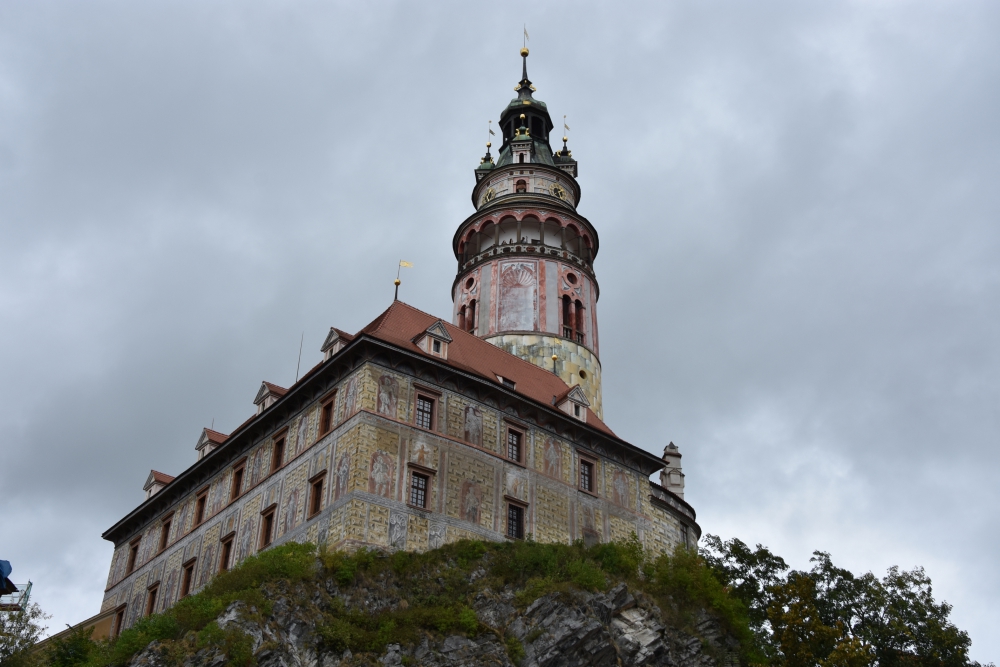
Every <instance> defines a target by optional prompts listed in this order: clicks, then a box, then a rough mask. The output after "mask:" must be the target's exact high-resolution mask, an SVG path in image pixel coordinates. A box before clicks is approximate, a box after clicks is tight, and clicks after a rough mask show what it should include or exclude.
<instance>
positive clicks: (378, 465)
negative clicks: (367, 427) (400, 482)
mask: <svg viewBox="0 0 1000 667" xmlns="http://www.w3.org/2000/svg"><path fill="white" fill-rule="evenodd" d="M395 476H396V461H395V460H394V458H393V456H392V455H391V454H389V452H386V451H383V450H381V449H380V450H378V451H377V452H375V453H374V454H372V462H371V468H370V474H369V477H368V492H369V493H374V494H377V495H380V496H384V497H386V498H391V497H392V486H393V485H392V481H393V478H394V477H395Z"/></svg>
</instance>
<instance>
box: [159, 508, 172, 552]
mask: <svg viewBox="0 0 1000 667" xmlns="http://www.w3.org/2000/svg"><path fill="white" fill-rule="evenodd" d="M173 527H174V513H173V512H171V513H170V515H169V516H168V517H167V518H165V519H162V520H161V522H160V543H159V547H157V549H156V553H158V554H161V553H163V552H164V551H166V549H167V547H168V546H170V529H171V528H173Z"/></svg>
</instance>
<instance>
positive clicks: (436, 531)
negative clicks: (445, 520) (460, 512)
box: [427, 523, 446, 549]
mask: <svg viewBox="0 0 1000 667" xmlns="http://www.w3.org/2000/svg"><path fill="white" fill-rule="evenodd" d="M445 535H446V533H445V527H444V525H443V524H440V523H434V524H431V527H430V530H428V531H427V542H428V544H429V546H430V548H431V549H437V548H439V547H442V546H444V540H445Z"/></svg>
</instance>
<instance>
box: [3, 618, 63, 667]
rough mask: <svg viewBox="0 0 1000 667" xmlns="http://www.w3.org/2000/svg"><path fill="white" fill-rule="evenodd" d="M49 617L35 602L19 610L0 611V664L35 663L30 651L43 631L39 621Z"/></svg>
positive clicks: (25, 665)
mask: <svg viewBox="0 0 1000 667" xmlns="http://www.w3.org/2000/svg"><path fill="white" fill-rule="evenodd" d="M47 618H51V617H50V616H49V615H48V614H46V613H44V612H43V611H42V608H41V607H39V606H38V605H37V604H35V603H29V604H28V605H27V606H26V607H25V608H24V609H22V610H21V611H15V612H2V613H0V665H3V666H4V667H30V666H32V665H35V664H37V656H36V655H35V654H34V653H33V652H32V649H33V648H34V647H35V643H37V642H38V638H39V637H41V635H42V633H43V632H45V626H43V625H41V623H42V622H43V621H44V620H45V619H47Z"/></svg>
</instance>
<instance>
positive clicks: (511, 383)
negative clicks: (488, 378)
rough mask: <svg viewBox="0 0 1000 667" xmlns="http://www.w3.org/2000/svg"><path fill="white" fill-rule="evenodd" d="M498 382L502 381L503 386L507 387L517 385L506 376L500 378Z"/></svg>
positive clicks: (511, 387)
mask: <svg viewBox="0 0 1000 667" xmlns="http://www.w3.org/2000/svg"><path fill="white" fill-rule="evenodd" d="M500 382H502V383H503V386H505V387H507V388H508V389H513V388H514V387H516V386H517V384H516V383H515V382H514V381H513V380H508V379H507V378H500Z"/></svg>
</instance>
